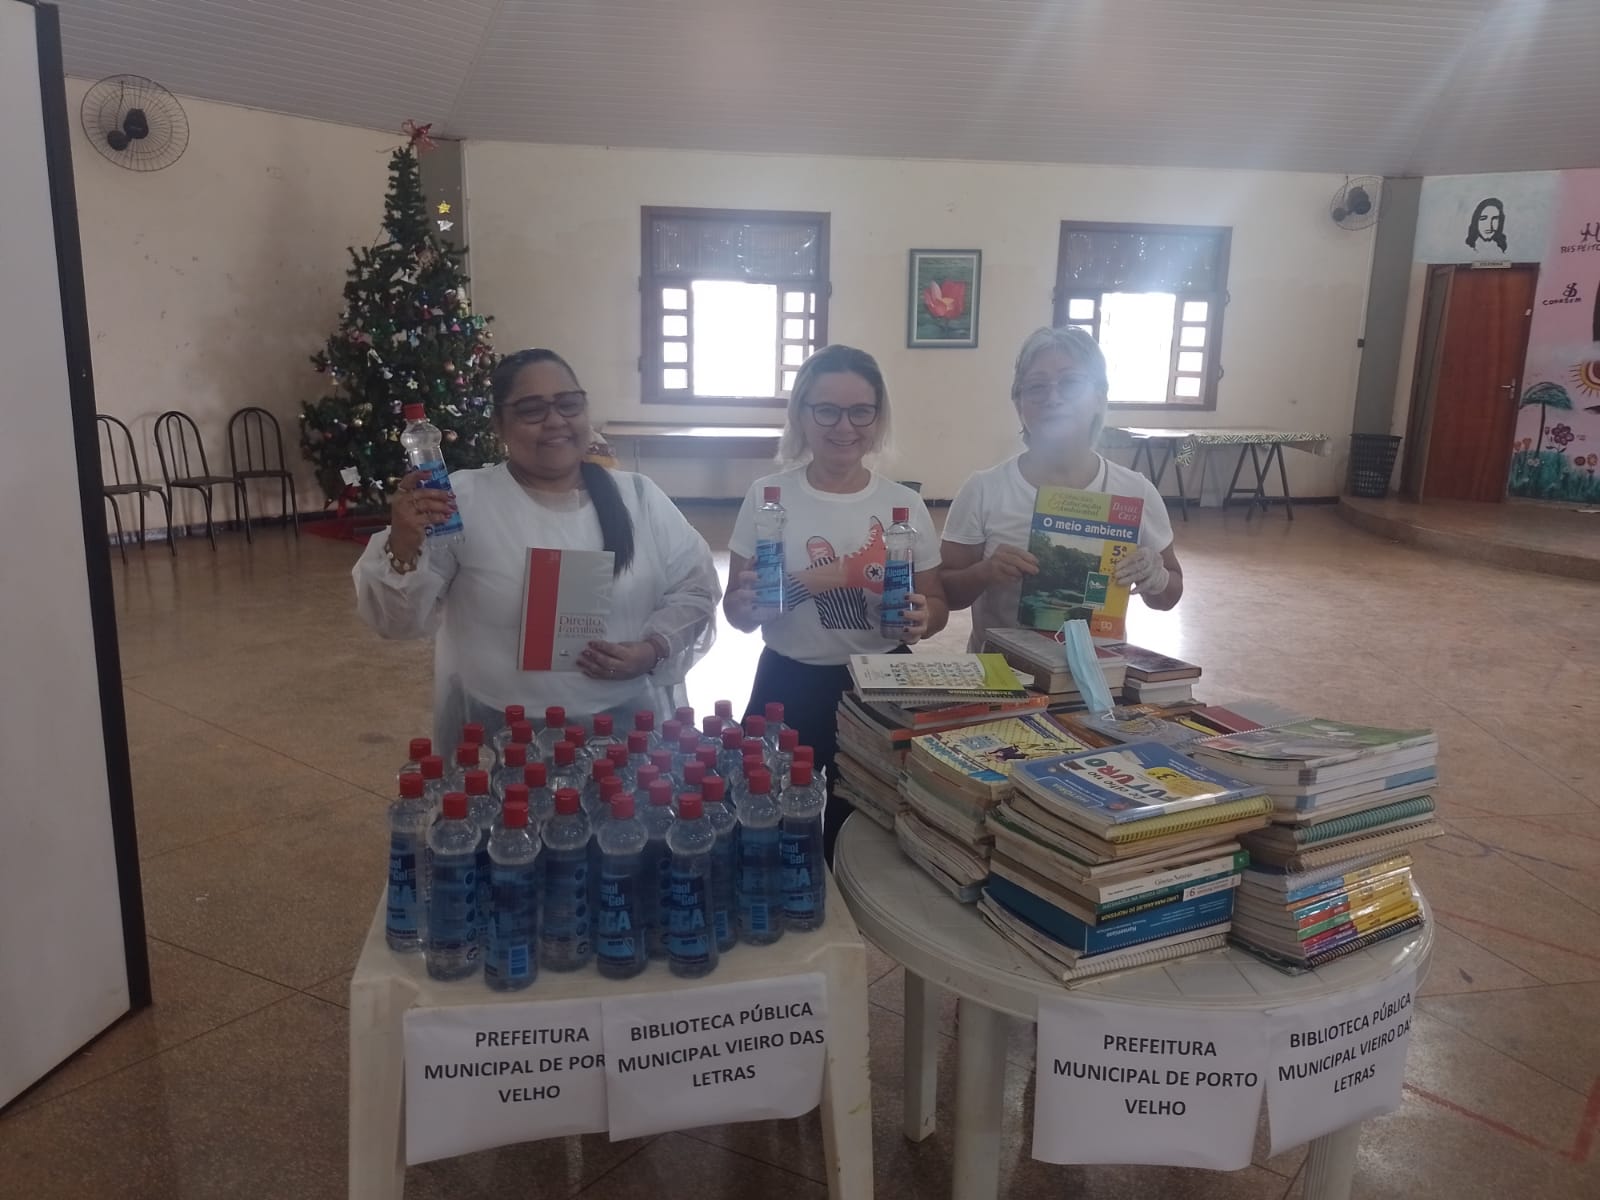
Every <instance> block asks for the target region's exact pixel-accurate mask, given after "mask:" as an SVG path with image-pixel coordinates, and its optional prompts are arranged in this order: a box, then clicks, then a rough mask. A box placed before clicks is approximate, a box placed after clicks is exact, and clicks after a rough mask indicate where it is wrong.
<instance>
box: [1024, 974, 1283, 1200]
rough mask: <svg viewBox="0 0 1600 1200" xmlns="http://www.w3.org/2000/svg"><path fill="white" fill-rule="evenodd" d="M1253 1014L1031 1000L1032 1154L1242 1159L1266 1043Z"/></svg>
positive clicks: (1133, 1159) (1050, 1158) (1053, 1158)
mask: <svg viewBox="0 0 1600 1200" xmlns="http://www.w3.org/2000/svg"><path fill="white" fill-rule="evenodd" d="M1261 1026H1262V1016H1261V1014H1260V1013H1259V1012H1196V1011H1194V1010H1193V1009H1187V1008H1185V1009H1178V1008H1171V1009H1168V1008H1156V1007H1137V1006H1133V1005H1128V1004H1109V1003H1106V1002H1104V1001H1098V1000H1088V999H1079V998H1076V997H1052V998H1048V999H1041V1000H1040V1001H1039V1043H1038V1045H1039V1051H1038V1054H1039V1057H1038V1082H1037V1085H1036V1087H1037V1091H1036V1094H1035V1096H1034V1105H1033V1157H1034V1158H1037V1159H1040V1160H1041V1161H1044V1162H1055V1163H1148V1164H1151V1165H1158V1166H1174V1167H1210V1168H1212V1169H1213V1170H1219V1171H1237V1170H1239V1169H1241V1168H1243V1167H1247V1166H1249V1165H1250V1151H1251V1147H1252V1144H1253V1143H1254V1141H1255V1132H1256V1115H1257V1114H1258V1113H1259V1112H1260V1110H1261V1087H1262V1080H1263V1077H1264V1075H1265V1072H1266V1065H1267V1048H1266V1041H1265V1039H1264V1038H1263V1037H1262V1036H1261Z"/></svg>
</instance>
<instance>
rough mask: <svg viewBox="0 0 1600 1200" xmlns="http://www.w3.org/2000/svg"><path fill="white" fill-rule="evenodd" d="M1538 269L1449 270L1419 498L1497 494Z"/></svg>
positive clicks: (1501, 494)
mask: <svg viewBox="0 0 1600 1200" xmlns="http://www.w3.org/2000/svg"><path fill="white" fill-rule="evenodd" d="M1538 274H1539V271H1538V268H1537V267H1532V266H1513V267H1502V268H1498V269H1492V270H1486V269H1477V270H1474V269H1470V268H1465V267H1458V268H1457V269H1456V270H1455V273H1454V276H1453V278H1452V279H1451V281H1450V292H1449V298H1448V299H1447V300H1446V302H1445V315H1444V332H1443V335H1442V338H1441V345H1440V348H1439V358H1438V368H1437V370H1436V371H1435V372H1434V379H1433V400H1432V404H1431V405H1430V406H1429V407H1430V410H1431V420H1430V422H1429V429H1428V446H1427V452H1426V463H1427V465H1426V468H1425V474H1424V476H1423V485H1422V489H1421V491H1422V495H1423V497H1425V498H1426V499H1429V500H1494V501H1499V500H1504V499H1505V496H1506V476H1507V473H1508V471H1509V469H1510V464H1511V439H1512V435H1513V433H1514V432H1515V430H1516V423H1517V398H1518V396H1519V395H1520V394H1521V392H1520V386H1521V382H1522V360H1523V356H1524V355H1525V353H1526V352H1527V349H1528V323H1529V321H1530V319H1531V318H1532V316H1533V294H1534V284H1535V283H1536V281H1537V279H1538Z"/></svg>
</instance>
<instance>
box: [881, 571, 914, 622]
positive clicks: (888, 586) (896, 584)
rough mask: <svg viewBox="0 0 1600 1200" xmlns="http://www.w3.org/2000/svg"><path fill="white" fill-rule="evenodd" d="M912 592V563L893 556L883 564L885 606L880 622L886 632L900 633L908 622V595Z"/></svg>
mask: <svg viewBox="0 0 1600 1200" xmlns="http://www.w3.org/2000/svg"><path fill="white" fill-rule="evenodd" d="M910 594H911V563H910V561H909V560H907V559H904V558H891V559H890V560H889V561H888V562H886V563H884V565H883V608H882V610H881V613H880V618H879V620H880V624H881V626H882V628H883V630H884V631H885V632H886V633H898V632H899V631H900V630H902V629H904V628H905V624H906V597H907V596H909V595H910Z"/></svg>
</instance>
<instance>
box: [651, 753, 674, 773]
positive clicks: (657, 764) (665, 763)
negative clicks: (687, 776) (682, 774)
mask: <svg viewBox="0 0 1600 1200" xmlns="http://www.w3.org/2000/svg"><path fill="white" fill-rule="evenodd" d="M650 765H651V766H652V767H654V768H655V769H656V770H657V771H659V772H661V774H663V775H671V774H672V751H671V750H652V751H650Z"/></svg>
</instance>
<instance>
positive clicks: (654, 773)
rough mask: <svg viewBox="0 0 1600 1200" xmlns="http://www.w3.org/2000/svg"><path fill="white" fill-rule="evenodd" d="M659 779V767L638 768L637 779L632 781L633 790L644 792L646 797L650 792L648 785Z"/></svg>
mask: <svg viewBox="0 0 1600 1200" xmlns="http://www.w3.org/2000/svg"><path fill="white" fill-rule="evenodd" d="M660 778H661V768H660V767H640V768H639V778H638V779H637V780H635V781H634V789H635V790H636V791H640V792H644V793H645V794H646V795H648V794H649V792H650V785H651V784H652V783H654V782H655V781H656V780H658V779H660Z"/></svg>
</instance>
